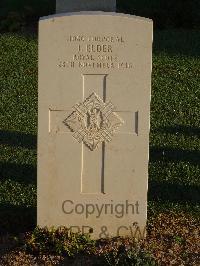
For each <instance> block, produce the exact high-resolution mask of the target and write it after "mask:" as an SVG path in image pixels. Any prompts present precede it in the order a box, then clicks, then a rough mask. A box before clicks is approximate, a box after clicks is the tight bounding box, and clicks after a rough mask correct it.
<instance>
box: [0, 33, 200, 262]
mask: <svg viewBox="0 0 200 266" xmlns="http://www.w3.org/2000/svg"><path fill="white" fill-rule="evenodd" d="M199 43H200V31H197V30H196V31H195V30H194V31H191V30H190V31H189V30H188V31H187V30H165V31H157V32H155V34H154V51H153V78H152V101H151V132H150V163H149V192H148V232H147V239H146V240H145V241H140V242H139V243H135V242H134V243H132V242H133V240H131V239H129V240H126V241H125V240H121V239H117V240H114V239H113V240H112V241H111V240H107V242H103V243H96V244H95V245H96V246H95V250H94V251H93V253H92V255H91V254H90V255H87V254H84V255H83V256H82V255H81V254H82V253H84V252H82V251H81V252H78V253H77V254H76V256H75V259H70V263H74V265H80V264H81V263H82V265H84V263H85V265H86V264H87V265H92V261H93V262H94V260H95V259H97V260H99V261H100V260H101V259H102V256H103V259H104V265H144V264H142V263H143V262H144V261H143V262H140V263H141V264H136V263H135V262H134V258H136V260H137V263H139V262H138V261H139V260H140V258H141V261H142V260H143V259H144V258H143V255H141V254H143V253H140V251H141V252H143V251H144V253H145V254H146V255H145V256H147V257H148V256H149V255H148V254H149V253H150V256H152V258H153V261H154V262H155V263H158V264H159V265H198V263H199V261H200V258H199V254H200V248H199V246H198V243H199V242H200V238H199V233H200V230H199V229H200V228H199V224H200V223H199V216H200V215H199V214H200V205H199V203H200V182H199V181H200V46H199ZM0 51H1V53H0V66H1V67H0V92H1V94H0V95H1V96H0V97H1V100H0V213H1V215H0V236H1V238H0V256H1V261H0V265H34V263H36V261H37V264H38V265H43V264H45V263H46V265H54V264H56V261H60V263H61V261H63V257H62V256H60V257H59V256H58V257H55V256H53V255H51V254H50V255H51V256H49V254H43V256H42V255H40V256H38V254H34V251H33V250H29V251H27V248H26V244H27V242H26V241H27V239H26V237H25V236H26V234H27V233H29V234H32V231H33V230H34V228H35V226H36V160H37V153H36V144H37V35H36V34H22V33H20V34H11V33H9V34H7V33H5V34H1V35H0ZM124 241H125V243H124ZM130 243H131V244H130ZM135 245H137V247H135ZM122 246H123V247H125V251H123V250H121V251H120V248H119V247H122ZM130 246H131V247H133V248H134V250H136V251H137V252H136V253H134V252H135V251H134V250H133V249H131V252H132V253H130ZM127 247H128V248H127ZM116 250H117V253H116ZM138 250H139V251H138ZM107 251H109V252H107ZM128 252H129V253H130V254H131V255H130V254H129V253H128ZM115 253H116V254H117V255H113V254H115ZM133 253H134V254H133ZM99 254H100V255H99ZM105 254H106V255H105ZM109 254H110V255H109ZM120 254H126V256H124V257H123V256H121V255H120ZM127 254H129V255H130V261H129V262H128V264H125V262H124V264H123V263H122V260H123V261H125V258H127V257H128V255H127ZM94 256H95V259H94ZM120 256H121V257H120ZM119 257H120V258H119ZM145 258H146V257H145ZM65 260H68V259H67V258H65ZM65 260H64V262H62V263H64V264H65V265H69V261H68V262H66V261H65ZM82 260H83V261H84V262H83V261H82ZM120 260H121V261H120ZM66 263H67V264H66ZM106 263H107V264H106ZM109 263H110V264H109ZM117 263H118V264H117ZM119 263H121V264H119ZM131 263H132V264H131ZM134 263H135V264H134ZM151 263H153V262H151ZM37 264H36V265H37ZM95 265H97V263H96V264H95ZM146 265H147V264H146ZM150 265H153V264H150Z"/></svg>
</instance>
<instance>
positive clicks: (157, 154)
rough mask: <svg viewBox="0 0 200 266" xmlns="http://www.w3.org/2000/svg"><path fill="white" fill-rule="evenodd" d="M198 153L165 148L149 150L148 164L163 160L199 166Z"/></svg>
mask: <svg viewBox="0 0 200 266" xmlns="http://www.w3.org/2000/svg"><path fill="white" fill-rule="evenodd" d="M199 158H200V151H198V150H196V151H187V150H180V149H173V148H166V147H152V148H150V162H154V161H160V160H164V161H165V162H175V163H177V162H187V163H189V164H192V165H200V159H199Z"/></svg>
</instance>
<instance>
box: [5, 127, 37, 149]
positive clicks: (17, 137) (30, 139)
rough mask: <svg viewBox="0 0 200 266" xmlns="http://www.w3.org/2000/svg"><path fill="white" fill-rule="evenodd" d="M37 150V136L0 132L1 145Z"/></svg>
mask: <svg viewBox="0 0 200 266" xmlns="http://www.w3.org/2000/svg"><path fill="white" fill-rule="evenodd" d="M1 143H2V144H6V145H10V146H20V147H23V148H27V149H36V147H37V136H36V135H32V134H27V133H21V132H16V131H7V130H0V144H1Z"/></svg>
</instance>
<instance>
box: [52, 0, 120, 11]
mask: <svg viewBox="0 0 200 266" xmlns="http://www.w3.org/2000/svg"><path fill="white" fill-rule="evenodd" d="M78 11H107V12H115V11H116V0H56V13H63V12H78Z"/></svg>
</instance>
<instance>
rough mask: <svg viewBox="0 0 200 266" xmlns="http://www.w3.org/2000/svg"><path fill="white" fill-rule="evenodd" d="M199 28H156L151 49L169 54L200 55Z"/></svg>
mask: <svg viewBox="0 0 200 266" xmlns="http://www.w3.org/2000/svg"><path fill="white" fill-rule="evenodd" d="M199 43H200V30H181V29H177V30H174V29H173V30H172V29H169V30H157V31H155V32H154V42H153V51H154V52H155V53H157V52H165V53H167V54H171V55H186V56H194V57H199V56H200V45H199Z"/></svg>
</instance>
